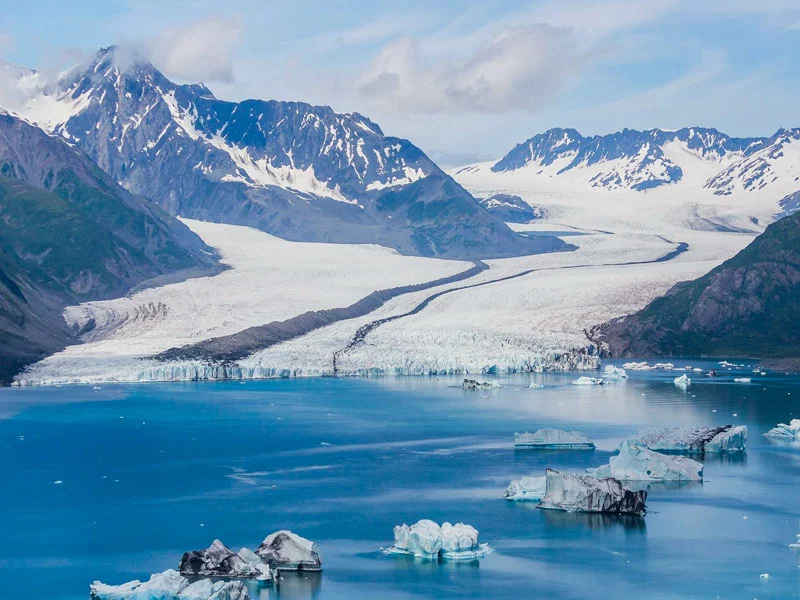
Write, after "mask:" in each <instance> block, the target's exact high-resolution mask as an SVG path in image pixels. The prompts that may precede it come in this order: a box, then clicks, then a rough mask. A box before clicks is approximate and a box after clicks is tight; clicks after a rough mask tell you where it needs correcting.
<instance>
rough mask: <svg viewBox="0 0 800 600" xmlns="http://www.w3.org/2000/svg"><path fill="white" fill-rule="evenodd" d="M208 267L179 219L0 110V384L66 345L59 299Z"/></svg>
mask: <svg viewBox="0 0 800 600" xmlns="http://www.w3.org/2000/svg"><path fill="white" fill-rule="evenodd" d="M216 270H217V267H216V259H215V255H214V252H213V251H212V250H211V249H210V248H208V247H207V246H205V244H203V242H202V241H201V240H200V238H198V237H197V236H196V235H195V234H193V233H192V232H191V231H189V230H188V228H186V227H185V226H184V225H183V224H182V223H180V222H179V221H177V220H176V219H174V218H173V217H171V216H169V215H168V214H166V213H165V212H163V211H162V210H161V209H159V208H158V207H156V206H154V205H153V204H151V203H150V202H148V201H147V200H144V199H142V198H139V197H136V196H134V195H132V194H130V193H129V192H127V191H126V190H124V189H122V188H121V187H120V186H118V185H117V184H116V183H115V182H114V181H113V180H112V179H111V178H110V177H109V176H108V175H106V174H105V173H104V172H103V171H101V170H100V169H99V168H98V167H97V166H96V165H95V164H94V163H92V161H91V160H89V159H88V158H87V157H86V156H84V155H83V154H81V153H80V152H78V151H76V150H75V149H74V148H72V147H70V146H69V145H68V144H67V143H65V142H64V141H63V140H61V139H59V138H58V137H54V136H51V135H48V134H47V133H45V132H44V131H42V130H41V129H40V128H38V127H36V126H34V125H31V124H30V123H27V122H25V121H23V120H22V119H19V118H17V117H15V116H13V115H11V114H9V113H6V112H3V111H0V340H2V343H0V382H2V381H7V380H8V379H9V377H10V375H11V374H13V373H14V372H16V371H17V370H19V368H20V367H22V366H24V365H25V364H28V363H29V362H32V361H33V360H36V359H38V358H41V357H42V356H44V355H46V354H49V353H51V352H53V351H55V350H57V349H59V348H61V347H63V346H64V345H65V343H66V342H67V341H68V340H69V339H70V336H71V335H72V334H73V333H74V332H70V331H68V330H67V328H66V325H65V323H64V321H63V319H62V318H61V309H62V308H63V307H64V306H65V305H66V304H67V303H77V302H81V301H84V300H92V299H102V298H110V297H113V296H119V295H121V294H124V293H125V292H127V291H128V290H130V289H131V288H132V287H134V286H136V285H137V284H140V283H142V282H145V281H147V280H151V279H153V278H156V277H161V278H162V279H163V277H165V276H175V275H176V274H178V273H183V274H189V273H208V272H214V271H216Z"/></svg>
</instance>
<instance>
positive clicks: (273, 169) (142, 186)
mask: <svg viewBox="0 0 800 600" xmlns="http://www.w3.org/2000/svg"><path fill="white" fill-rule="evenodd" d="M25 112H26V114H27V115H29V117H30V118H31V119H34V120H37V121H38V122H40V123H42V124H45V125H47V126H49V127H50V128H51V130H52V131H54V132H55V133H57V134H59V135H61V136H63V137H64V138H65V139H67V140H69V141H70V142H71V143H73V144H76V145H77V146H79V147H80V148H82V149H83V150H84V151H85V152H86V153H87V154H88V155H89V156H90V157H91V158H92V159H94V160H95V161H96V162H97V164H98V165H100V167H102V168H103V169H104V170H106V171H107V172H108V173H110V174H111V175H112V176H113V177H114V178H115V179H116V180H118V181H119V182H121V183H122V184H123V185H124V186H125V187H126V188H128V189H130V190H131V191H134V192H136V193H139V194H142V195H144V196H146V197H148V198H151V199H152V200H153V201H155V202H156V203H158V204H159V205H161V206H162V207H164V208H165V209H166V210H167V211H169V212H170V213H172V214H176V215H178V214H179V215H182V216H185V217H191V218H197V219H201V220H208V221H216V222H224V223H231V224H237V225H249V226H252V227H257V228H259V229H262V230H264V231H267V232H269V233H273V234H276V235H279V236H281V237H284V238H287V239H291V240H299V241H312V240H313V241H333V242H358V243H377V244H382V245H386V246H390V247H394V248H397V249H398V250H399V251H401V252H404V253H409V254H420V255H426V256H446V257H483V258H487V257H497V256H510V255H517V254H527V253H536V252H541V251H550V250H558V249H563V248H564V247H565V245H564V244H563V242H560V241H554V240H530V239H526V238H524V237H523V236H519V235H517V234H515V233H514V232H512V231H511V230H510V229H509V228H508V227H507V226H506V225H505V224H504V223H503V222H502V221H500V220H499V219H497V218H496V217H494V216H492V215H491V214H490V213H488V212H487V211H485V210H483V209H482V207H481V206H480V205H479V204H478V203H477V202H476V201H475V199H474V198H473V197H472V196H471V195H470V194H469V193H467V192H466V191H465V190H464V189H463V188H461V186H459V185H458V184H457V183H456V182H455V181H454V180H453V179H452V178H451V177H449V176H448V175H446V174H445V173H444V172H443V171H442V170H441V169H439V167H437V166H436V165H435V164H434V163H433V162H432V161H431V160H430V159H429V158H428V157H427V156H426V155H425V154H424V153H423V152H422V151H421V150H420V149H419V148H417V147H416V146H414V145H413V144H411V143H410V142H409V141H407V140H404V139H400V138H395V137H390V136H386V135H384V133H383V132H382V130H381V129H380V127H379V126H378V125H377V124H375V123H374V122H372V121H370V120H369V119H368V118H366V117H364V116H362V115H360V114H357V113H351V114H338V113H335V112H333V110H332V109H330V108H329V107H320V106H311V105H309V104H305V103H302V102H278V101H262V100H246V101H244V102H240V103H235V102H226V101H223V100H219V99H217V98H216V97H215V96H214V95H213V94H212V92H211V91H210V90H209V89H208V88H206V87H205V86H203V85H176V84H174V83H173V82H171V81H169V80H168V79H167V78H166V77H164V75H163V74H161V73H160V72H159V71H158V70H157V69H156V68H155V67H153V65H151V64H150V63H148V62H147V61H145V60H143V59H142V58H141V57H138V56H136V55H135V54H134V53H131V52H127V51H124V50H121V49H118V48H113V47H112V48H106V49H103V50H101V51H100V52H99V53H98V54H97V56H96V57H95V58H94V59H93V60H91V61H89V62H88V63H87V64H83V65H81V66H79V67H77V68H75V69H73V70H72V71H71V72H70V73H68V74H67V75H65V76H63V77H62V78H61V79H60V80H59V81H57V82H56V83H55V84H53V85H51V86H49V87H47V88H45V89H44V90H42V91H41V92H40V93H39V94H38V95H34V96H33V97H32V98H31V99H30V100H29V101H28V102H27V104H26V107H25Z"/></svg>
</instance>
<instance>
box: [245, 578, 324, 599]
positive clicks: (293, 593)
mask: <svg viewBox="0 0 800 600" xmlns="http://www.w3.org/2000/svg"><path fill="white" fill-rule="evenodd" d="M245 585H246V587H247V593H248V594H249V595H250V598H251V600H275V598H282V599H283V600H310V599H312V598H318V597H319V594H320V588H321V587H322V573H319V572H307V571H305V572H304V571H299V572H298V571H285V572H283V573H281V574H280V575H279V576H278V581H277V582H276V584H275V585H274V586H273V585H268V586H265V585H263V584H259V583H258V582H255V581H251V582H248V583H247V584H245Z"/></svg>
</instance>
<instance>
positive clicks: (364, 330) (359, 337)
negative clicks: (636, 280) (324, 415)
mask: <svg viewBox="0 0 800 600" xmlns="http://www.w3.org/2000/svg"><path fill="white" fill-rule="evenodd" d="M656 237H658V238H660V239H662V240H664V241H665V242H667V243H669V244H673V243H675V242H670V241H669V240H668V239H666V238H664V237H662V236H656ZM688 250H689V244H688V243H687V242H678V243H676V244H675V249H674V250H670V251H669V252H667V253H666V254H664V255H662V256H659V257H658V258H656V259H653V260H638V261H628V262H621V263H600V264H586V265H565V266H563V267H542V268H539V269H526V270H525V271H520V272H519V273H514V274H513V275H506V276H505V277H498V278H497V279H491V280H489V281H482V282H480V283H473V284H471V285H462V286H459V287H454V288H449V289H446V290H442V291H440V292H436V293H435V294H432V295H430V296H428V297H427V298H425V299H424V300H423V301H422V302H420V303H419V304H417V305H416V306H415V307H414V308H412V309H411V310H410V311H408V312H406V313H403V314H401V315H392V316H391V317H385V318H383V319H378V320H376V321H372V322H370V323H367V324H366V325H362V326H361V327H359V329H358V331H356V333H355V335H354V336H353V339H351V340H350V342H349V343H348V344H347V346H345V347H344V348H342V349H340V350H337V351H336V352H335V353H334V355H333V371H334V373H336V370H337V365H336V363H337V361H338V359H339V357H340V356H341V355H342V354H347V353H348V352H350V351H351V350H353V349H355V348H356V347H358V346H359V345H361V344H362V343H363V342H364V340H365V339H366V337H367V335H369V334H370V333H371V332H372V331H374V330H375V329H377V328H378V327H380V326H381V325H384V324H386V323H390V322H392V321H396V320H398V319H403V318H405V317H410V316H412V315H416V314H417V313H420V312H422V311H423V310H424V309H425V308H426V307H427V306H428V305H429V304H430V303H431V302H433V301H434V300H436V299H437V298H441V297H442V296H444V295H446V294H450V293H452V292H459V291H462V290H468V289H472V288H477V287H483V286H486V285H491V284H494V283H500V282H503V281H509V280H510V279H518V278H519V277H525V276H526V275H530V274H531V273H538V272H542V271H560V270H564V269H585V268H587V267H625V266H633V265H649V264H655V263H662V262H668V261H670V260H672V259H673V258H676V257H677V256H679V255H681V254H683V253H684V252H686V251H688Z"/></svg>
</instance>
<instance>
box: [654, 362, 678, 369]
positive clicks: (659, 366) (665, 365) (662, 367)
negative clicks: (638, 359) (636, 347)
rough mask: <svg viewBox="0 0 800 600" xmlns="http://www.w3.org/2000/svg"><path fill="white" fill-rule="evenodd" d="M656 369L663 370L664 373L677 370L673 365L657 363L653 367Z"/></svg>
mask: <svg viewBox="0 0 800 600" xmlns="http://www.w3.org/2000/svg"><path fill="white" fill-rule="evenodd" d="M653 368H654V369H662V370H664V371H672V369H674V368H675V365H674V364H673V363H656V364H654V365H653Z"/></svg>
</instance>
